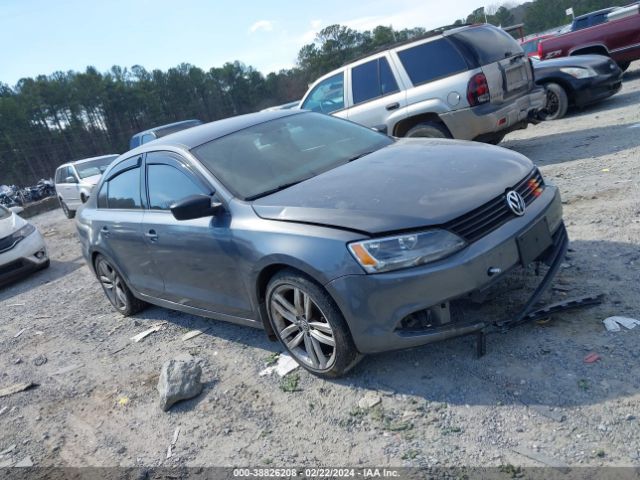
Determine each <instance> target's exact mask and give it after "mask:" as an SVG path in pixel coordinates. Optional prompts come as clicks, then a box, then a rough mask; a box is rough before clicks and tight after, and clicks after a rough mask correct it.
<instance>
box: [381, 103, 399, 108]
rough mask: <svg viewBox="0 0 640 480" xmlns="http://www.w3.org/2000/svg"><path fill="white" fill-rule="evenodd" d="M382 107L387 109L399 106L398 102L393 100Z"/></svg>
mask: <svg viewBox="0 0 640 480" xmlns="http://www.w3.org/2000/svg"><path fill="white" fill-rule="evenodd" d="M384 108H386V109H387V110H395V109H396V108H400V104H399V103H398V102H393V103H390V104H389V105H387V106H386V107H384Z"/></svg>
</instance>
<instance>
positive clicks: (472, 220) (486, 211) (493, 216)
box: [443, 168, 544, 243]
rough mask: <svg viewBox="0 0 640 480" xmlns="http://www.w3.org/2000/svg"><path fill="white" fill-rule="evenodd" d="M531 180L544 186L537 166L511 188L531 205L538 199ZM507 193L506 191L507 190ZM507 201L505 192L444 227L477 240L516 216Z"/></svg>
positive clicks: (470, 240) (471, 239) (469, 240)
mask: <svg viewBox="0 0 640 480" xmlns="http://www.w3.org/2000/svg"><path fill="white" fill-rule="evenodd" d="M531 182H537V184H538V188H544V181H543V180H542V175H540V171H539V170H538V169H537V168H536V169H534V170H533V171H532V172H531V173H530V174H529V175H527V176H526V177H525V178H524V179H523V180H521V181H520V182H519V183H518V184H516V185H515V186H513V187H512V188H510V189H509V190H515V191H516V192H518V193H519V194H520V195H522V198H523V199H524V201H525V203H526V204H527V205H529V204H530V203H531V202H533V201H534V200H535V199H536V194H535V190H536V189H535V188H531V187H530V185H531ZM505 193H506V192H505ZM515 217H516V214H515V213H513V212H512V211H511V209H510V208H509V207H508V206H507V202H506V201H505V194H504V193H503V194H502V195H500V196H499V197H496V198H494V199H493V200H490V201H489V202H487V203H485V204H484V205H482V206H480V207H478V208H476V209H475V210H471V211H470V212H468V213H465V214H464V215H462V216H460V217H458V218H456V219H454V220H452V221H450V222H448V223H445V224H444V225H443V227H444V228H446V229H447V230H450V231H451V232H453V233H455V234H457V235H459V236H460V237H462V238H464V239H465V240H466V241H467V242H469V243H471V242H475V241H476V240H478V239H479V238H482V237H484V236H485V235H487V234H488V233H490V232H492V231H493V230H495V229H496V228H498V227H500V226H502V225H504V223H506V222H507V221H508V220H510V219H512V218H515Z"/></svg>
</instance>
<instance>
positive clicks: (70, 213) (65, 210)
mask: <svg viewBox="0 0 640 480" xmlns="http://www.w3.org/2000/svg"><path fill="white" fill-rule="evenodd" d="M58 201H59V202H60V208H62V212H63V213H64V216H65V217H67V218H73V217H75V216H76V212H75V210H69V207H68V206H67V204H66V203H64V200H62V199H61V198H58Z"/></svg>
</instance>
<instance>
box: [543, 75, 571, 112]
mask: <svg viewBox="0 0 640 480" xmlns="http://www.w3.org/2000/svg"><path fill="white" fill-rule="evenodd" d="M544 87H545V90H546V91H547V104H546V106H545V107H544V108H543V109H542V110H540V113H539V114H538V116H539V117H540V119H542V120H545V121H546V120H558V119H559V118H562V117H564V116H565V114H566V113H567V109H568V108H569V97H568V96H567V92H566V91H565V89H564V88H562V87H561V86H560V85H558V84H557V83H547V84H546V85H545V86H544Z"/></svg>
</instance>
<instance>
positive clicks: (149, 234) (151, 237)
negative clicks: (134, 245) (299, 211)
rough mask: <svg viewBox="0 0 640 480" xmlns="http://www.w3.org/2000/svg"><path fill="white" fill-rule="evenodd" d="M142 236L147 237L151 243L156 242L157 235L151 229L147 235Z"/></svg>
mask: <svg viewBox="0 0 640 480" xmlns="http://www.w3.org/2000/svg"><path fill="white" fill-rule="evenodd" d="M144 236H145V237H147V238H148V239H149V240H151V241H152V242H155V241H156V240H158V234H157V233H156V231H155V230H153V229H151V230H149V231H148V232H147V233H145V234H144Z"/></svg>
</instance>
